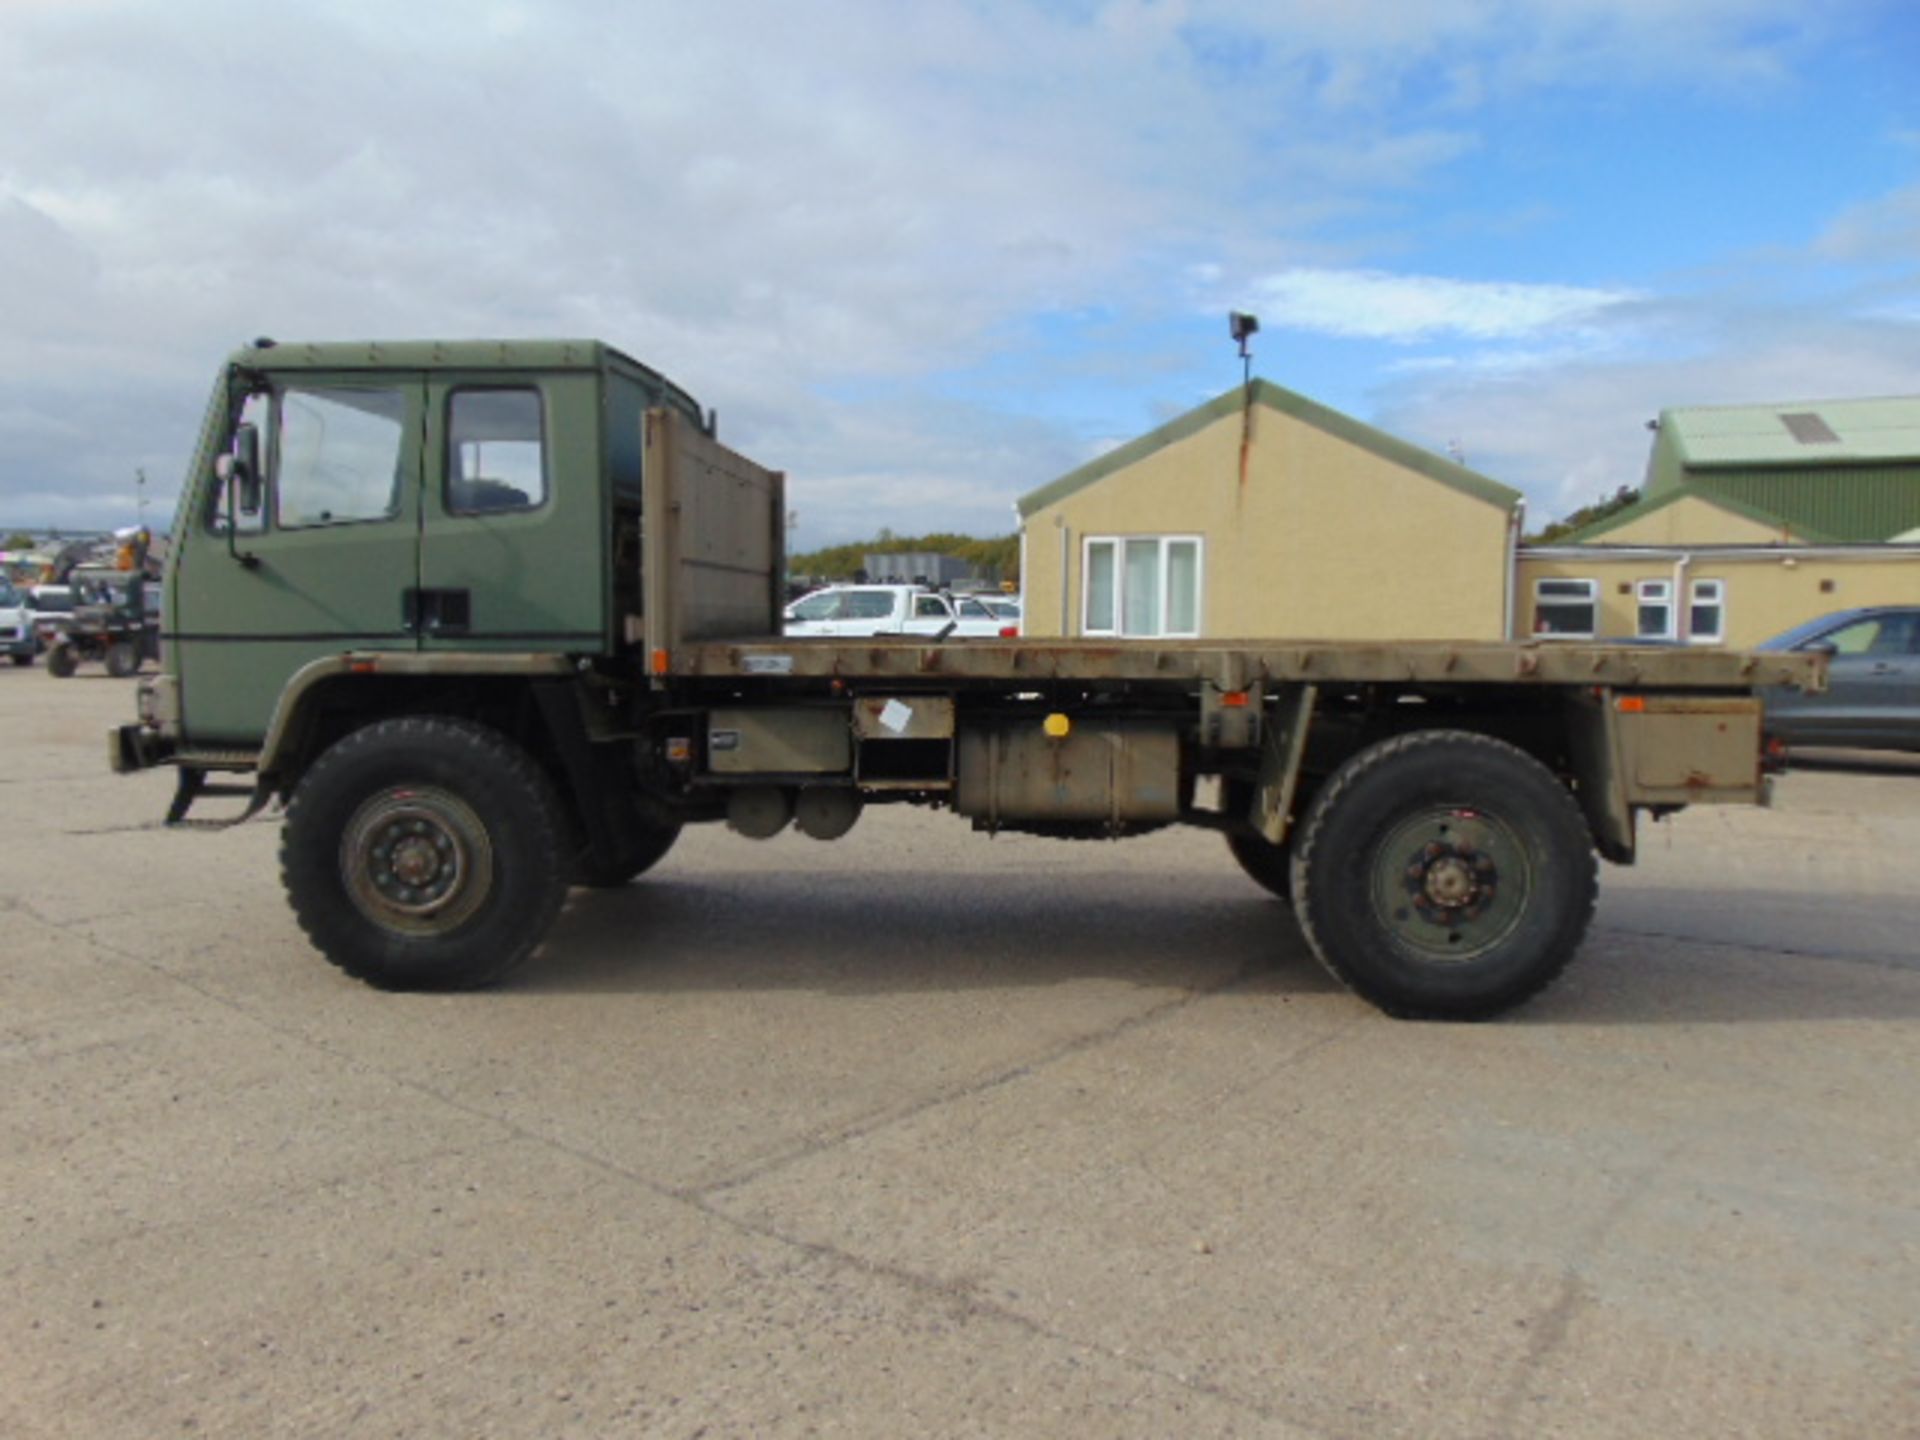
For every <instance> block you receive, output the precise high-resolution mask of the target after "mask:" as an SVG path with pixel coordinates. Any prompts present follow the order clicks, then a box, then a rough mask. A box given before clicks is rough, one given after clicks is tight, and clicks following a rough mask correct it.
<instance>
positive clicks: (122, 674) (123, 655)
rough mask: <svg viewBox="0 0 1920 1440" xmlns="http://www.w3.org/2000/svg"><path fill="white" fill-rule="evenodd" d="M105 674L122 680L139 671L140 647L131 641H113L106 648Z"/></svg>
mask: <svg viewBox="0 0 1920 1440" xmlns="http://www.w3.org/2000/svg"><path fill="white" fill-rule="evenodd" d="M106 663H107V674H109V675H111V676H113V678H114V679H116V680H124V679H126V678H127V677H128V676H129V675H134V674H137V673H138V672H139V670H140V647H139V646H137V645H135V644H134V643H133V641H131V640H115V641H114V642H113V643H112V644H111V645H109V646H107V655H106Z"/></svg>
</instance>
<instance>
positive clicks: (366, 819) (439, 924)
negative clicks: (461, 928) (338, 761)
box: [340, 788, 492, 934]
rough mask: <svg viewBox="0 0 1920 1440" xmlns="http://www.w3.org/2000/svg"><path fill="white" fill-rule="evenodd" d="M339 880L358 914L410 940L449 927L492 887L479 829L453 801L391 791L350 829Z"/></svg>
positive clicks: (426, 792) (435, 794)
mask: <svg viewBox="0 0 1920 1440" xmlns="http://www.w3.org/2000/svg"><path fill="white" fill-rule="evenodd" d="M340 872H341V878H342V879H343V880H344V881H345V882H346V887H347V892H348V894H349V895H350V896H351V897H352V898H353V901H354V903H355V904H356V905H358V906H359V908H360V910H361V912H362V913H363V914H365V915H366V916H367V917H368V918H369V919H371V920H373V921H375V922H376V923H378V924H380V925H383V926H386V927H387V928H389V929H393V930H398V931H401V932H403V933H408V934H421V933H428V932H434V931H444V930H447V929H451V928H452V927H454V926H456V925H458V924H459V923H460V922H461V921H463V920H465V919H466V918H467V917H468V916H469V915H471V914H472V913H473V911H474V910H475V909H477V908H478V907H479V904H480V902H481V901H482V900H483V899H484V898H485V895H486V892H487V890H488V889H489V888H490V885H491V876H492V851H491V847H490V846H489V844H488V843H487V837H486V832H485V829H484V827H482V826H481V824H480V822H479V819H478V817H477V816H475V815H474V813H473V811H472V809H471V808H470V807H469V806H467V805H466V804H465V803H464V802H463V801H461V800H460V799H459V798H458V797H456V796H453V795H451V794H449V793H447V792H444V791H438V790H431V789H425V788H422V789H413V788H406V789H395V790H389V791H385V792H383V793H381V794H379V795H376V796H374V797H372V798H371V799H369V800H368V801H367V802H366V803H365V804H364V805H362V806H361V808H360V811H359V813H358V814H357V815H356V816H355V817H354V819H353V821H352V823H350V824H349V825H348V827H347V832H346V835H345V837H344V838H343V841H342V843H341V847H340Z"/></svg>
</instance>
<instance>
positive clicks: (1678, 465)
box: [1563, 395, 1920, 545]
mask: <svg viewBox="0 0 1920 1440" xmlns="http://www.w3.org/2000/svg"><path fill="white" fill-rule="evenodd" d="M1687 497H1692V498H1696V499H1699V500H1703V501H1705V502H1707V503H1708V504H1711V505H1713V506H1714V507H1715V508H1717V509H1721V510H1724V511H1727V512H1729V513H1730V514H1731V515H1734V516H1740V517H1744V518H1745V519H1748V520H1756V521H1761V522H1763V523H1766V524H1769V525H1773V526H1776V527H1777V528H1778V529H1779V530H1780V532H1781V539H1782V540H1783V541H1785V542H1787V543H1793V542H1796V541H1797V542H1799V543H1802V544H1816V545H1817V544H1872V543H1874V542H1878V541H1887V540H1894V539H1903V538H1905V539H1912V538H1916V532H1920V396H1910V395H1909V396H1889V397H1885V398H1880V399H1867V400H1810V401H1800V402H1793V403H1788V404H1773V405H1702V406H1691V407H1687V408H1684V409H1674V410H1663V411H1662V412H1661V413H1660V419H1659V421H1658V422H1657V430H1656V434H1655V438H1654V444H1653V454H1652V457H1651V458H1650V460H1649V462H1648V466H1647V482H1646V487H1645V489H1644V491H1643V493H1642V496H1641V499H1640V500H1639V502H1638V503H1636V504H1634V505H1632V506H1630V507H1628V508H1627V509H1625V510H1621V511H1619V512H1617V513H1615V514H1613V515H1609V516H1608V517H1607V518H1606V519H1605V520H1601V521H1598V522H1597V523H1595V524H1593V525H1589V526H1587V527H1586V528H1585V529H1584V530H1581V531H1579V532H1578V533H1577V534H1574V535H1572V536H1569V537H1567V539H1566V541H1565V542H1563V543H1567V544H1592V543H1597V544H1612V543H1618V540H1619V539H1620V538H1624V537H1616V536H1614V532H1617V531H1621V530H1624V529H1630V528H1635V522H1636V521H1639V520H1642V519H1644V518H1645V517H1647V516H1650V515H1652V514H1654V513H1655V512H1657V511H1659V510H1662V509H1665V508H1667V507H1669V506H1672V505H1674V504H1676V503H1678V502H1679V501H1680V500H1682V499H1683V498H1687ZM1609 537H1613V538H1609Z"/></svg>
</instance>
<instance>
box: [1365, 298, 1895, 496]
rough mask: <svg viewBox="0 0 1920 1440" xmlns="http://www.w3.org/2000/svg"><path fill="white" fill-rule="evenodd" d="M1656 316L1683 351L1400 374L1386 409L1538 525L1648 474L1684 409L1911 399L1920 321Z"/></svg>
mask: <svg viewBox="0 0 1920 1440" xmlns="http://www.w3.org/2000/svg"><path fill="white" fill-rule="evenodd" d="M1667 311H1668V313H1666V314H1664V315H1662V316H1661V317H1660V318H1661V320H1662V323H1663V325H1664V326H1665V327H1666V329H1667V330H1668V331H1669V332H1671V333H1685V334H1687V335H1689V336H1690V337H1691V343H1690V344H1689V345H1688V346H1687V347H1686V349H1685V350H1684V352H1679V353H1670V354H1651V353H1642V354H1637V355H1634V356H1630V357H1623V356H1614V357H1609V358H1606V359H1588V360H1582V361H1577V362H1571V363H1566V364H1562V365H1558V366H1554V367H1550V368H1540V369H1535V370H1524V371H1523V370H1506V371H1503V370H1496V369H1489V368H1475V367H1461V368H1459V369H1456V370H1451V371H1431V372H1425V373H1421V374H1416V375H1406V376H1403V377H1400V378H1399V379H1397V380H1396V381H1395V382H1393V383H1392V384H1391V385H1389V386H1388V387H1387V388H1386V389H1385V390H1384V391H1383V392H1382V393H1381V395H1380V397H1379V399H1380V405H1379V410H1378V412H1377V415H1376V418H1377V419H1378V420H1379V421H1380V423H1381V424H1383V425H1385V426H1386V427H1387V428H1388V429H1390V430H1392V431H1394V432H1395V433H1397V434H1400V435H1404V436H1406V437H1407V438H1408V439H1410V440H1414V441H1416V442H1418V443H1421V444H1425V445H1428V446H1430V447H1432V448H1434V449H1440V448H1442V446H1443V445H1444V444H1445V443H1446V442H1447V441H1448V440H1450V439H1458V441H1459V442H1460V444H1461V445H1462V447H1463V448H1464V450H1465V452H1466V456H1467V463H1468V464H1469V465H1471V466H1473V467H1474V468H1475V469H1476V470H1480V471H1482V472H1484V473H1486V474H1488V475H1492V476H1493V477H1495V478H1496V479H1499V480H1502V481H1505V482H1506V483H1507V484H1510V485H1513V486H1516V487H1517V488H1519V489H1521V490H1523V491H1524V492H1526V494H1527V497H1528V510H1529V514H1530V516H1531V523H1533V524H1534V525H1538V524H1539V523H1540V522H1542V521H1545V520H1548V519H1551V518H1554V517H1556V516H1560V515H1564V514H1566V513H1567V512H1568V511H1569V510H1572V509H1575V508H1577V507H1578V506H1580V505H1584V504H1586V503H1588V502H1590V501H1592V500H1596V499H1599V498H1601V497H1603V496H1606V495H1610V494H1611V493H1613V491H1614V490H1616V489H1618V488H1619V487H1620V486H1622V485H1639V484H1640V483H1641V482H1642V480H1643V479H1644V478H1645V471H1646V464H1647V454H1648V450H1649V446H1650V443H1651V437H1650V436H1649V435H1648V433H1647V430H1646V422H1647V421H1649V420H1651V419H1653V418H1654V417H1655V416H1656V415H1658V414H1659V413H1660V411H1661V410H1663V409H1670V408H1674V407H1679V406H1688V405H1736V404H1762V403H1769V402H1779V401H1788V400H1822V399H1830V398H1833V397H1836V396H1847V395H1889V394H1911V393H1912V392H1913V390H1914V377H1915V376H1916V375H1920V325H1915V324H1898V323H1888V322H1886V321H1882V320H1874V319H1867V318H1855V319H1848V318H1844V317H1843V318H1832V317H1826V318H1821V317H1816V316H1812V315H1791V314H1787V313H1783V312H1779V311H1773V310H1769V309H1766V308H1764V307H1763V306H1761V305H1757V304H1756V305H1740V304H1713V305H1698V304H1675V305H1672V306H1669V307H1667Z"/></svg>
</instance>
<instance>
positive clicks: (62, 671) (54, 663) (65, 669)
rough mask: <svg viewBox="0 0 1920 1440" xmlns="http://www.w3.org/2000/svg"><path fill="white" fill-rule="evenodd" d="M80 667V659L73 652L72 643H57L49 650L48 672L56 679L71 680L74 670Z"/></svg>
mask: <svg viewBox="0 0 1920 1440" xmlns="http://www.w3.org/2000/svg"><path fill="white" fill-rule="evenodd" d="M79 668H80V661H79V659H78V658H77V657H76V656H75V655H74V653H73V647H72V646H71V645H55V646H54V647H53V648H52V649H51V650H49V651H47V673H48V674H49V675H51V676H53V678H54V679H56V680H70V679H72V678H73V672H74V671H76V670H78V669H79Z"/></svg>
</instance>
